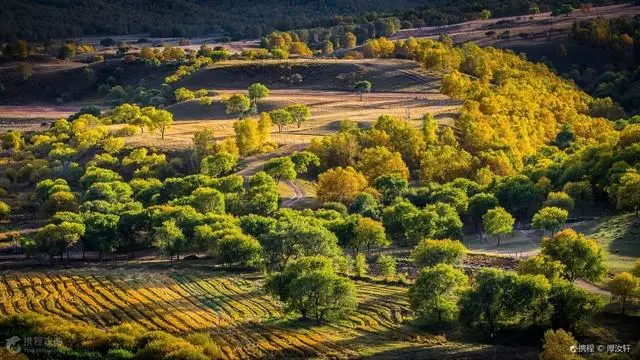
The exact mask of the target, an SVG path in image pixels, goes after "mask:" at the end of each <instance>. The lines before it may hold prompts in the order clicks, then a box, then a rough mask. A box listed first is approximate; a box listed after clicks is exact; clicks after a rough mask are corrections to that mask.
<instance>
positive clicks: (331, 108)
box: [128, 59, 461, 149]
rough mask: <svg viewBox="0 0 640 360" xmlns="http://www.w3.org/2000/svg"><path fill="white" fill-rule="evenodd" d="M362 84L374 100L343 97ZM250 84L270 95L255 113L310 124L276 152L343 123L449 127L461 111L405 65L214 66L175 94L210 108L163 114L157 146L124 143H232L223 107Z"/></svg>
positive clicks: (152, 137)
mask: <svg viewBox="0 0 640 360" xmlns="http://www.w3.org/2000/svg"><path fill="white" fill-rule="evenodd" d="M291 73H300V74H302V76H303V79H304V80H303V82H302V83H300V84H289V83H287V82H283V81H282V80H281V79H282V77H283V76H285V75H286V74H291ZM344 77H348V78H352V79H367V80H369V81H371V82H372V84H373V88H372V91H373V92H372V93H370V94H365V95H364V97H363V99H362V100H360V97H359V96H358V95H357V94H356V93H354V92H352V91H349V89H350V88H351V85H348V82H346V83H345V82H344V81H342V80H339V79H340V78H344ZM255 82H261V83H264V84H265V85H267V86H268V87H270V88H272V90H271V92H270V94H269V96H268V97H267V98H266V99H264V100H262V101H260V103H259V111H271V110H274V109H277V108H282V107H285V106H287V105H291V104H295V103H299V104H305V105H307V106H309V108H310V109H311V113H312V116H311V118H310V120H309V121H308V122H307V123H305V124H303V125H302V126H301V127H300V128H298V127H296V126H295V125H289V126H287V127H286V128H285V130H284V131H283V132H282V133H277V132H275V127H274V133H273V135H272V139H273V140H274V141H275V142H277V143H279V144H305V143H309V142H310V141H311V140H312V139H313V138H315V137H319V136H323V135H328V134H332V133H335V132H336V131H337V130H338V128H339V123H340V121H341V120H344V119H349V120H353V121H357V122H359V123H360V124H361V125H362V126H364V127H368V126H370V125H371V124H372V123H373V122H374V121H375V120H376V118H377V117H378V116H380V115H382V114H388V115H394V116H398V117H401V118H405V119H407V121H409V122H411V123H412V124H413V125H415V126H420V125H421V124H422V123H421V118H422V115H423V114H425V113H427V112H428V113H431V114H433V115H434V116H435V117H436V119H437V120H438V122H439V123H440V124H442V125H450V126H451V125H453V123H454V119H455V117H456V114H457V112H458V109H459V107H460V106H461V102H460V101H456V100H452V99H451V98H449V97H448V96H445V95H443V94H440V93H439V89H440V80H439V78H437V77H434V76H431V75H429V74H426V73H424V72H422V71H421V70H420V68H419V67H418V65H417V64H416V63H415V62H411V61H406V60H381V59H380V60H376V61H369V60H353V61H350V60H317V61H315V60H314V61H310V60H298V61H264V62H248V61H229V62H223V63H220V64H215V65H213V66H211V67H208V68H206V69H203V70H201V71H199V72H198V73H196V74H194V75H192V76H190V77H188V78H187V79H185V80H184V81H183V82H182V83H181V84H180V85H179V86H185V87H187V88H190V89H192V90H195V89H201V88H203V89H207V90H210V91H213V92H215V94H216V95H215V96H214V102H213V103H212V104H211V105H204V104H201V103H200V102H199V101H198V100H191V101H185V102H180V103H177V104H174V105H172V106H170V107H169V110H170V111H171V112H172V113H173V114H174V116H175V119H176V122H175V123H174V125H173V126H172V127H171V128H170V129H169V130H168V131H167V133H166V134H165V139H164V140H161V139H160V136H159V134H139V135H136V136H133V137H131V138H129V139H128V143H129V144H131V145H134V146H159V147H165V148H173V149H175V148H184V147H186V146H189V145H190V144H191V138H192V136H193V133H194V132H196V131H198V130H201V129H203V128H211V129H213V130H214V131H215V133H216V136H217V137H218V138H220V139H222V138H226V137H229V136H233V134H234V133H233V123H234V122H235V121H236V118H235V117H234V116H233V115H230V114H227V113H226V111H225V104H224V99H225V98H226V97H228V96H229V95H231V94H233V93H240V92H243V93H244V92H245V91H246V88H247V87H248V86H249V85H250V84H252V83H255Z"/></svg>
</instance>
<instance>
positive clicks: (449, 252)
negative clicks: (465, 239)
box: [411, 239, 467, 267]
mask: <svg viewBox="0 0 640 360" xmlns="http://www.w3.org/2000/svg"><path fill="white" fill-rule="evenodd" d="M466 254H467V248H466V247H465V246H464V245H462V243H461V242H460V241H457V240H450V239H443V240H431V239H425V240H423V241H422V242H420V243H419V244H418V245H417V246H416V247H415V248H414V249H413V251H412V252H411V259H412V260H413V262H414V263H415V264H416V265H417V266H418V267H427V266H434V265H437V264H440V263H444V264H451V265H455V264H459V263H460V262H461V261H462V259H463V258H464V256H465V255H466Z"/></svg>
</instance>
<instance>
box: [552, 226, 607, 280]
mask: <svg viewBox="0 0 640 360" xmlns="http://www.w3.org/2000/svg"><path fill="white" fill-rule="evenodd" d="M540 253H541V254H542V255H543V256H548V257H549V258H551V259H553V260H557V261H560V262H561V263H562V264H563V265H564V266H565V268H564V272H563V276H564V278H566V279H567V280H569V281H574V280H575V279H578V278H582V279H585V280H590V281H598V280H600V279H602V277H603V276H604V275H605V274H606V273H607V266H606V263H605V259H604V251H603V250H602V248H600V247H599V246H598V244H597V243H596V242H595V241H594V240H591V239H589V238H587V237H586V236H585V235H583V234H579V233H576V232H575V230H573V229H565V230H562V231H560V232H559V233H557V234H556V235H555V236H554V237H553V238H551V237H550V238H545V239H544V240H542V245H541V252H540Z"/></svg>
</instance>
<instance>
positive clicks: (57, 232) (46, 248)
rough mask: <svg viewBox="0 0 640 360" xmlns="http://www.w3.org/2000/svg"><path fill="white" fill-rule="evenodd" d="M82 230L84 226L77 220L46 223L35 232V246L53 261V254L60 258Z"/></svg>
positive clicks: (75, 241) (77, 238)
mask: <svg viewBox="0 0 640 360" xmlns="http://www.w3.org/2000/svg"><path fill="white" fill-rule="evenodd" d="M84 232H85V226H84V224H83V223H79V222H72V221H62V222H60V223H57V224H48V225H45V226H44V227H43V228H41V229H40V230H38V232H37V233H36V236H35V240H36V246H37V248H38V249H39V250H40V251H42V252H45V253H47V254H48V255H49V257H50V259H51V261H53V257H54V256H60V258H62V254H63V253H64V252H65V251H66V250H68V249H69V248H71V247H73V246H74V245H75V244H77V243H78V241H79V240H80V237H81V236H82V235H83V234H84Z"/></svg>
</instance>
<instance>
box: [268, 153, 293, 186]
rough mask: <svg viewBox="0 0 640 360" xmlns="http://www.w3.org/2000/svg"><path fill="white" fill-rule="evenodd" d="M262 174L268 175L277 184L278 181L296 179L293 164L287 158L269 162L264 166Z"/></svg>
mask: <svg viewBox="0 0 640 360" xmlns="http://www.w3.org/2000/svg"><path fill="white" fill-rule="evenodd" d="M264 172H266V173H267V174H269V175H270V176H271V177H272V178H274V179H275V180H276V183H279V182H280V180H293V179H295V178H296V176H297V174H296V170H295V164H294V163H293V161H292V160H291V158H290V157H288V156H282V157H278V158H273V159H271V160H269V161H268V162H267V163H266V164H265V165H264Z"/></svg>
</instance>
